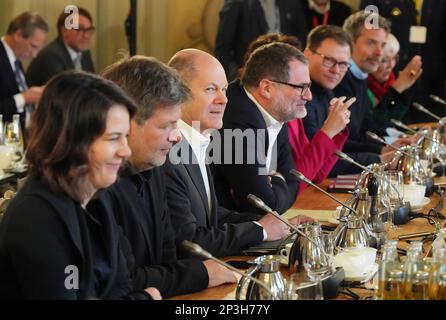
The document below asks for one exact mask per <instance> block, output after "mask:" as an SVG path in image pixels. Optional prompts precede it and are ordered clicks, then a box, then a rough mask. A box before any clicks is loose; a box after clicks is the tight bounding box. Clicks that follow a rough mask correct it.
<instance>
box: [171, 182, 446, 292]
mask: <svg viewBox="0 0 446 320" xmlns="http://www.w3.org/2000/svg"><path fill="white" fill-rule="evenodd" d="M329 182H330V180H328V179H327V180H325V181H324V182H323V183H321V184H320V185H319V186H320V187H322V188H323V189H324V190H326V188H327V186H328V185H329ZM334 195H335V196H336V197H337V198H338V199H339V200H341V201H346V200H347V199H349V198H351V197H352V195H351V194H348V193H337V194H334ZM430 199H431V202H430V203H429V204H428V205H426V206H425V207H424V208H423V210H422V212H423V213H427V212H428V211H429V209H431V208H433V207H434V206H435V205H437V203H438V200H439V196H438V194H434V195H432V196H431V197H430ZM337 206H338V204H337V203H336V202H334V201H333V200H331V199H330V198H328V197H327V196H325V195H323V194H322V193H320V192H319V191H317V190H316V189H315V188H313V187H311V186H309V187H307V188H306V189H305V190H304V191H303V192H302V194H300V195H299V196H298V198H297V200H296V202H295V203H294V205H293V208H296V209H312V210H335V209H336V207H337ZM441 212H442V213H443V214H445V213H446V209H443V210H442V211H441ZM444 222H445V221H444V220H442V221H440V223H441V224H442V226H443V225H444ZM399 227H400V228H399V229H396V230H390V231H389V234H388V239H397V237H398V236H399V235H402V234H410V233H416V232H433V231H435V227H434V226H431V225H430V224H429V223H428V221H427V219H423V218H422V219H414V220H411V221H409V222H408V223H406V224H405V225H402V226H399ZM412 240H413V239H412ZM430 246H431V243H427V244H425V252H426V253H427V252H429V250H430ZM407 247H408V243H407V242H405V241H399V242H398V248H401V249H406V248H407ZM248 259H249V257H228V258H226V259H224V260H227V261H228V260H245V261H246V260H248ZM281 272H282V274H283V275H284V277H288V276H289V270H288V268H286V267H283V268H281ZM237 279H239V277H238V278H237ZM236 286H237V284H225V285H221V286H219V287H215V288H209V289H206V290H203V291H201V292H197V293H192V294H187V295H181V296H176V297H173V298H172V299H173V300H234V299H235V289H236ZM352 291H354V292H355V293H357V294H358V295H359V296H362V297H364V296H371V295H373V291H371V290H366V289H354V290H352ZM337 299H352V298H350V297H349V296H345V295H342V294H340V295H339V296H338V298H337Z"/></svg>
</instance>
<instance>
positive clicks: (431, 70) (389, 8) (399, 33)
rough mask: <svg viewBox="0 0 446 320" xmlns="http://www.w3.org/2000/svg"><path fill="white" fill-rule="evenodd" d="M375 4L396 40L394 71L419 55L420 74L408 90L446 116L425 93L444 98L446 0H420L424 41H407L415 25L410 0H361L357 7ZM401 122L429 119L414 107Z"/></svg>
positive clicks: (413, 8) (414, 9)
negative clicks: (424, 31) (388, 22)
mask: <svg viewBox="0 0 446 320" xmlns="http://www.w3.org/2000/svg"><path fill="white" fill-rule="evenodd" d="M367 5H375V6H377V7H378V9H379V14H380V15H382V16H383V17H386V18H388V19H389V20H390V21H391V22H392V33H393V34H394V35H395V36H396V38H397V39H398V40H399V42H400V46H401V48H400V52H399V56H400V61H399V63H398V65H397V67H396V70H400V69H402V68H403V67H404V66H405V65H406V64H407V63H408V62H409V60H410V59H412V57H413V56H414V55H417V54H419V55H421V58H422V61H423V74H422V75H421V80H418V81H417V82H416V83H415V85H414V86H413V87H412V88H411V89H410V92H411V96H412V97H413V99H415V101H418V102H420V103H422V104H424V106H425V107H428V108H429V109H430V110H431V111H432V112H434V113H436V114H438V115H439V116H446V109H445V108H444V107H443V106H441V105H437V104H435V103H433V102H432V101H431V100H430V99H429V98H428V94H431V93H432V94H436V95H439V96H440V97H443V98H445V97H446V92H445V86H446V84H445V82H446V46H445V43H446V24H445V19H446V0H424V1H423V6H422V14H421V25H423V26H426V27H427V39H426V43H425V44H414V43H410V42H409V34H410V27H411V26H413V25H416V24H417V21H416V16H417V13H416V8H415V5H414V1H412V0H362V1H361V8H364V7H365V6H367ZM405 121H407V122H427V121H433V119H432V118H431V117H430V116H428V115H426V114H424V113H421V112H419V111H418V110H415V109H413V108H411V109H409V113H408V114H407V115H406V119H405Z"/></svg>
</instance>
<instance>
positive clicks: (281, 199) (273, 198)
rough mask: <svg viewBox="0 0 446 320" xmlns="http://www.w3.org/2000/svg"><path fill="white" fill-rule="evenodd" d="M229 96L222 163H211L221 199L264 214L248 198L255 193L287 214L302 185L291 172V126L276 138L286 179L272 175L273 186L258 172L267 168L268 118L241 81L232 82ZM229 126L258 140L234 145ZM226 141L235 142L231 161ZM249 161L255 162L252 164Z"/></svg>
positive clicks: (237, 207)
mask: <svg viewBox="0 0 446 320" xmlns="http://www.w3.org/2000/svg"><path fill="white" fill-rule="evenodd" d="M227 96H228V99H229V101H228V104H227V106H226V110H225V114H224V117H223V128H222V129H221V130H220V131H219V133H220V136H221V137H222V143H221V146H222V148H221V149H220V150H218V151H219V152H220V154H221V159H222V164H218V165H212V174H213V175H214V181H215V184H216V191H217V195H218V200H219V201H220V203H221V204H222V205H223V206H224V207H225V208H228V209H234V210H239V211H249V212H256V213H259V214H260V213H261V214H265V213H264V212H261V211H259V210H258V209H257V208H256V207H254V206H253V205H252V204H251V203H249V202H248V200H247V198H246V197H247V196H248V194H250V193H252V194H254V195H255V196H257V197H259V198H261V199H262V200H263V201H264V202H265V203H266V204H267V205H268V206H269V207H271V208H272V209H273V210H276V211H277V212H279V213H284V212H285V211H286V210H288V209H289V208H290V207H291V206H292V205H293V203H294V201H295V200H296V196H297V191H298V188H299V184H298V182H297V180H296V179H295V178H294V177H293V176H292V175H290V174H289V172H290V170H291V169H294V168H295V165H294V161H293V157H292V154H291V147H290V143H289V138H288V126H287V125H286V124H284V125H283V127H282V130H281V131H280V133H279V135H278V137H277V141H276V143H277V169H276V171H277V172H280V173H281V174H282V175H283V176H284V177H285V179H286V181H284V180H283V179H282V178H280V177H276V176H273V177H272V179H271V184H272V185H270V182H269V179H268V176H266V175H261V174H259V170H261V169H264V167H265V166H264V163H265V159H266V153H267V150H268V144H269V141H268V133H267V130H266V123H265V120H264V119H263V117H262V114H261V113H260V111H259V109H258V108H257V106H256V105H255V104H254V102H252V101H251V100H250V99H249V98H248V96H247V95H246V93H245V91H244V89H243V87H242V86H241V85H240V83H239V81H236V82H233V83H231V84H230V85H229V87H228V91H227ZM226 129H230V130H235V129H240V130H241V131H243V132H249V131H251V130H254V135H255V139H256V143H254V144H249V143H248V142H247V140H243V143H242V144H241V145H240V146H235V143H231V141H229V140H230V139H231V138H232V137H231V136H228V135H226V134H225V130H226ZM225 139H227V141H225ZM225 144H227V145H232V158H231V160H232V164H226V163H224V162H226V161H224V160H225V150H224V146H225ZM242 152H243V161H242V164H237V158H238V157H240V154H241V153H242ZM249 158H252V159H249ZM273 158H274V156H273ZM248 160H254V161H253V163H252V164H250V163H249V162H248ZM238 163H240V160H239V162H238Z"/></svg>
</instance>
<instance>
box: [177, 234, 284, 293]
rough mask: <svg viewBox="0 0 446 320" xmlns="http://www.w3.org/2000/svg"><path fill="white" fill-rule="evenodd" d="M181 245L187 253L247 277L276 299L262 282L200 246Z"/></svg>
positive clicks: (193, 244)
mask: <svg viewBox="0 0 446 320" xmlns="http://www.w3.org/2000/svg"><path fill="white" fill-rule="evenodd" d="M181 244H182V246H183V248H185V249H186V250H188V251H190V252H192V253H195V254H198V255H200V256H202V257H204V258H206V259H211V260H213V261H215V262H217V263H218V264H220V265H222V266H224V267H226V268H228V269H229V270H232V271H234V272H235V273H237V274H239V275H241V276H242V277H247V278H248V279H249V280H251V281H253V282H255V283H257V284H258V285H259V286H261V287H262V288H263V289H265V290H266V291H267V292H268V294H270V295H271V297H272V298H273V299H275V298H277V295H276V294H275V293H273V292H272V291H271V289H270V288H268V287H267V286H266V285H265V284H264V283H263V282H262V281H260V280H259V279H256V278H255V277H253V276H251V275H249V274H246V273H244V272H241V271H240V270H238V269H237V268H235V267H233V266H231V265H230V264H227V263H226V262H224V261H223V260H220V259H218V258H216V257H214V256H213V255H212V254H211V253H210V252H208V251H206V250H204V249H203V248H202V247H201V246H200V245H198V244H196V243H194V242H191V241H188V240H183V241H182V243H181Z"/></svg>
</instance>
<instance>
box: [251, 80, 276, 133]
mask: <svg viewBox="0 0 446 320" xmlns="http://www.w3.org/2000/svg"><path fill="white" fill-rule="evenodd" d="M243 89H244V90H245V92H246V95H247V96H248V98H249V99H250V100H251V101H252V102H254V104H255V105H256V106H257V108H258V109H259V111H260V113H261V114H262V117H263V119H264V120H265V123H266V127H267V128H268V129H278V130H279V131H280V130H281V129H282V126H283V123H282V122H279V121H277V120H276V119H274V117H273V116H272V115H270V114H269V113H268V112H267V111H266V110H265V109H263V107H262V106H261V105H260V103H258V102H257V100H256V98H254V96H253V95H252V94H251V93H249V91H248V90H246V88H245V87H243Z"/></svg>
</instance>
